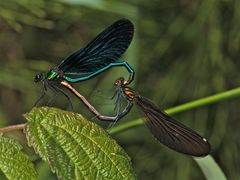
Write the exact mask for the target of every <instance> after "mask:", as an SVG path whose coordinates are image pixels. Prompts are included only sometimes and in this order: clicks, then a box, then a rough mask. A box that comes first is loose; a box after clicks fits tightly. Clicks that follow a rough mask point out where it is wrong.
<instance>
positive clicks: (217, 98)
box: [109, 88, 240, 134]
mask: <svg viewBox="0 0 240 180" xmlns="http://www.w3.org/2000/svg"><path fill="white" fill-rule="evenodd" d="M236 97H240V88H235V89H232V90H229V91H225V92H222V93H218V94H215V95H212V96H208V97H205V98H201V99H198V100H195V101H192V102H188V103H185V104H182V105H179V106H176V107H173V108H169V109H167V110H165V112H166V113H167V114H176V113H180V112H183V111H187V110H190V109H193V108H197V107H201V106H205V105H209V104H213V103H217V102H221V101H224V100H230V99H233V98H236ZM142 124H143V120H142V119H141V118H140V119H136V120H133V121H131V122H128V123H124V124H121V125H119V126H116V127H114V128H112V129H110V130H109V133H111V134H114V133H118V132H121V131H125V130H127V129H130V128H133V127H135V126H139V125H142Z"/></svg>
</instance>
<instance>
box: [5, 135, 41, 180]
mask: <svg viewBox="0 0 240 180" xmlns="http://www.w3.org/2000/svg"><path fill="white" fill-rule="evenodd" d="M21 150H22V146H21V145H20V144H18V143H17V142H15V141H14V140H12V139H8V138H5V137H3V136H2V135H0V170H1V171H2V173H3V174H4V175H5V176H6V177H7V178H8V179H22V180H28V179H31V180H33V179H37V173H36V171H35V169H34V167H33V164H32V162H31V161H30V159H29V158H28V156H27V155H25V154H24V153H23V152H22V151H21Z"/></svg>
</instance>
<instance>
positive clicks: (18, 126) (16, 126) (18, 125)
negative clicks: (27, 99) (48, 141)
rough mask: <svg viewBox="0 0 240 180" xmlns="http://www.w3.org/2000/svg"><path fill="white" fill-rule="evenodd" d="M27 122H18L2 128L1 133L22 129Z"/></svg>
mask: <svg viewBox="0 0 240 180" xmlns="http://www.w3.org/2000/svg"><path fill="white" fill-rule="evenodd" d="M25 126H26V124H17V125H11V126H7V127H3V128H0V133H6V132H10V131H16V130H22V129H24V128H25Z"/></svg>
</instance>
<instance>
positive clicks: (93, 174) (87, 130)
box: [24, 107, 135, 179]
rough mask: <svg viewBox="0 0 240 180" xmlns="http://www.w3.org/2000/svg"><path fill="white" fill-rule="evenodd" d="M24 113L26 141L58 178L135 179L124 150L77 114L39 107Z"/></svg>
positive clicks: (97, 127)
mask: <svg viewBox="0 0 240 180" xmlns="http://www.w3.org/2000/svg"><path fill="white" fill-rule="evenodd" d="M24 117H25V118H26V119H27V121H28V123H27V126H26V135H27V139H28V143H29V145H30V146H33V148H34V149H35V151H36V152H37V153H38V154H39V155H40V156H41V157H42V158H43V159H44V160H45V161H47V162H48V163H49V164H50V167H51V169H52V171H53V172H56V174H57V176H58V177H59V178H60V179H135V175H134V173H133V169H132V166H131V161H130V158H129V157H128V155H127V154H126V153H125V152H124V150H123V149H122V148H121V147H120V146H119V145H118V144H117V143H116V141H115V140H113V139H112V138H111V137H110V136H109V135H108V134H107V133H106V132H105V131H104V130H103V129H102V128H101V127H99V126H98V125H96V124H94V123H92V122H90V121H87V120H86V119H84V118H83V117H82V116H81V115H80V114H76V113H72V112H67V111H62V110H60V109H56V108H48V107H41V108H33V109H32V111H31V112H30V113H27V114H25V115H24Z"/></svg>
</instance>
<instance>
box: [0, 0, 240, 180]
mask: <svg viewBox="0 0 240 180" xmlns="http://www.w3.org/2000/svg"><path fill="white" fill-rule="evenodd" d="M238 7H240V2H239V1H238V0H220V1H215V0H202V1H200V0H197V1H190V0H180V1H166V0H158V1H146V0H145V1H144V0H140V1H127V0H125V1H116V0H112V1H103V0H92V1H87V0H85V1H84V0H66V1H57V0H52V1H47V0H35V1H32V0H22V1H18V0H12V1H7V0H1V1H0V59H1V60H0V117H1V119H0V124H1V126H4V125H7V124H16V123H20V122H22V121H23V118H22V117H21V114H22V113H23V112H27V111H29V110H30V109H31V107H32V105H33V104H34V102H35V99H37V98H38V97H39V96H40V94H41V92H42V86H41V84H38V85H36V84H34V83H33V77H34V75H35V74H36V73H37V72H46V71H48V70H49V68H50V67H51V66H53V65H54V64H56V63H58V62H59V61H60V60H61V59H62V58H64V57H65V56H67V55H68V54H69V53H71V52H72V51H73V50H75V49H77V48H79V47H81V46H83V45H84V44H86V43H87V42H88V41H90V40H91V39H92V38H93V37H94V36H95V35H96V34H98V33H99V32H100V31H101V30H102V29H104V28H105V27H107V26H108V25H110V24H111V23H112V22H113V21H115V20H117V19H120V18H123V17H125V18H128V19H130V20H132V21H133V22H134V24H135V28H136V33H135V36H134V40H133V43H132V45H131V47H130V49H129V50H128V52H127V53H126V55H125V57H124V58H123V59H126V60H127V61H128V62H129V63H130V64H131V65H132V66H133V67H134V69H135V70H136V79H135V84H134V86H135V88H136V89H137V90H138V91H139V92H141V94H142V95H144V96H146V97H148V98H149V99H152V100H154V102H155V103H157V104H158V105H159V106H161V107H162V108H167V107H172V106H175V105H178V104H182V103H184V102H188V101H190V100H194V99H197V98H201V97H205V96H208V95H211V94H214V93H218V92H222V91H225V90H228V89H231V88H235V87H238V83H239V80H240V76H239V68H240V63H239V51H240V50H239V49H240V11H239V8H238ZM123 74H125V71H123V70H118V69H112V70H110V71H109V72H107V73H105V74H104V75H102V76H99V77H96V78H95V79H92V80H90V81H86V82H82V83H79V86H78V90H79V91H80V92H81V93H82V94H84V95H85V96H86V97H91V101H92V102H93V104H94V103H95V104H98V103H99V102H97V101H98V100H96V99H97V98H95V94H94V92H93V91H94V90H97V89H109V88H112V84H113V82H114V80H115V79H116V78H117V77H119V76H120V75H123ZM50 95H51V93H50ZM72 99H74V98H72ZM73 103H74V107H75V109H74V110H75V111H77V112H80V113H82V114H84V115H85V116H86V117H89V118H92V117H93V116H92V115H91V114H90V113H89V112H88V110H87V109H86V108H85V107H84V106H83V105H82V104H81V103H80V102H79V101H78V100H73ZM54 105H56V106H58V107H62V108H65V109H66V108H67V101H66V99H65V98H64V97H59V98H58V100H57V102H55V103H54ZM239 105H240V103H239V101H238V100H237V99H236V100H234V101H230V102H224V103H220V104H217V105H209V106H206V107H202V108H198V109H196V110H192V111H188V112H185V113H181V114H179V115H177V116H175V117H176V118H177V119H178V120H179V121H181V122H183V123H185V124H187V125H189V126H190V127H192V128H193V129H194V130H196V131H198V132H199V133H200V134H203V135H205V136H206V137H208V138H209V140H210V142H211V144H212V147H213V150H212V153H211V155H212V156H213V157H214V158H215V160H216V161H217V163H219V164H220V166H221V168H222V169H223V171H224V172H225V174H226V176H227V177H228V178H229V179H237V177H239V176H240V174H239V173H240V171H239V166H240V162H239V158H238V150H239V148H240V142H239V138H240V137H239V133H238V131H239V128H240V123H239V117H240V112H239V108H238V107H239ZM99 108H100V106H99ZM101 110H105V109H103V108H102V109H101ZM138 117H141V114H140V113H139V111H137V110H136V109H134V110H133V111H132V112H131V113H130V114H129V115H128V116H127V117H125V118H124V119H123V120H122V122H124V121H125V122H127V121H129V120H133V119H135V118H138ZM94 120H95V119H94ZM96 122H97V121H96ZM103 125H105V126H107V125H106V124H103ZM12 136H15V137H16V138H17V139H20V140H21V141H23V144H24V141H25V140H24V138H21V136H20V137H19V134H13V135H12ZM115 138H117V140H118V141H119V143H120V144H121V145H122V146H123V147H124V149H125V150H126V152H127V153H128V154H129V155H130V157H131V158H132V159H133V165H134V169H135V171H136V174H137V176H138V179H203V175H202V173H201V171H200V170H199V167H198V166H197V165H196V163H195V162H194V161H193V160H192V158H189V157H187V156H183V155H180V154H178V153H175V152H173V151H170V150H169V149H167V148H166V147H163V146H161V145H159V144H158V143H156V141H155V140H154V139H153V138H152V137H151V135H150V134H149V132H148V131H147V130H146V129H145V127H139V128H135V129H133V130H131V131H126V132H124V133H121V134H117V135H115ZM24 148H25V149H27V147H24ZM27 151H29V153H32V152H31V150H30V149H27ZM34 163H35V165H36V166H37V168H38V172H40V175H41V177H39V178H40V179H41V178H42V179H43V178H48V179H54V177H55V176H54V175H52V174H51V173H50V170H49V167H48V166H47V165H46V164H45V163H43V162H42V161H39V160H36V161H34Z"/></svg>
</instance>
